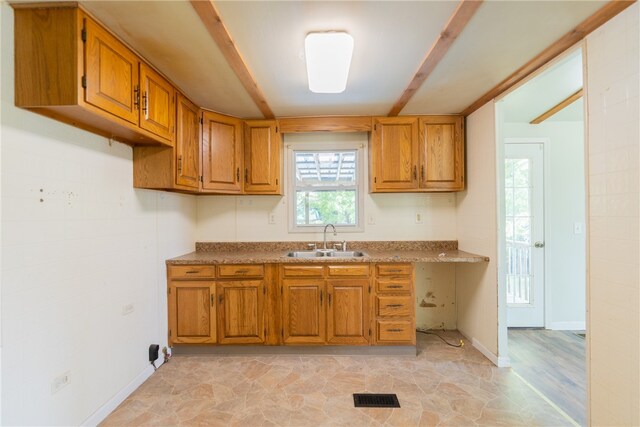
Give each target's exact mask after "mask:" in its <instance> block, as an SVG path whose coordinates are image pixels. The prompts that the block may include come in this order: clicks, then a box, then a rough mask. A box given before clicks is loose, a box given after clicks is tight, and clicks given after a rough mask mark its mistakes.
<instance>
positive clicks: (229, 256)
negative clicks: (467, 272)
mask: <svg viewBox="0 0 640 427" xmlns="http://www.w3.org/2000/svg"><path fill="white" fill-rule="evenodd" d="M318 247H322V245H321V244H318ZM306 249H307V248H306V242H234V243H226V242H198V243H196V251H195V252H191V253H188V254H185V255H181V256H179V257H175V258H171V259H168V260H167V261H166V262H167V264H175V265H179V264H275V263H286V264H310V263H313V264H315V263H332V264H334V263H336V264H337V263H368V262H468V263H473V262H486V261H489V258H488V257H486V256H482V255H476V254H472V253H469V252H464V251H461V250H459V249H458V242H457V241H450V240H447V241H398V242H390V241H384V242H349V248H348V250H354V251H362V252H364V253H365V256H363V257H358V258H332V257H318V258H293V257H288V256H287V252H290V251H294V250H306Z"/></svg>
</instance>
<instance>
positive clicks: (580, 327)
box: [546, 321, 587, 331]
mask: <svg viewBox="0 0 640 427" xmlns="http://www.w3.org/2000/svg"><path fill="white" fill-rule="evenodd" d="M546 329H551V330H554V331H584V330H586V329H587V322H585V321H583V322H579V321H578V322H550V323H549V324H547V327H546Z"/></svg>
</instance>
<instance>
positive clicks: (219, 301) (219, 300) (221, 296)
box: [218, 294, 224, 304]
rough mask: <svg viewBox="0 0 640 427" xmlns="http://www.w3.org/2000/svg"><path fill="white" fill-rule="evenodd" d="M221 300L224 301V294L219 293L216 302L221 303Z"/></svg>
mask: <svg viewBox="0 0 640 427" xmlns="http://www.w3.org/2000/svg"><path fill="white" fill-rule="evenodd" d="M223 301H224V296H223V295H222V294H220V296H219V297H218V304H222V302H223Z"/></svg>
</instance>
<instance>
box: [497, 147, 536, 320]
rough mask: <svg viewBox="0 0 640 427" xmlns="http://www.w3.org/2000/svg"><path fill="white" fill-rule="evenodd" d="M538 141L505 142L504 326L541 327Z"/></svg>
mask: <svg viewBox="0 0 640 427" xmlns="http://www.w3.org/2000/svg"><path fill="white" fill-rule="evenodd" d="M543 158H544V155H543V145H542V144H535V143H526V144H524V143H517V144H514V143H507V144H505V195H504V200H505V213H506V217H505V219H506V223H505V235H506V248H507V278H506V283H507V325H508V326H510V327H543V326H544V196H543V194H544V193H543V186H544V180H543V175H544V174H543V170H544V169H543V167H544V165H543Z"/></svg>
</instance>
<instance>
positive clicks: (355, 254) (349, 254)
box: [327, 251, 364, 258]
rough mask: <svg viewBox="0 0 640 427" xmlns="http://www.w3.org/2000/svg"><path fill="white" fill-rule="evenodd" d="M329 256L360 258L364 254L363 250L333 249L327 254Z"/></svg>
mask: <svg viewBox="0 0 640 427" xmlns="http://www.w3.org/2000/svg"><path fill="white" fill-rule="evenodd" d="M327 256H328V257H331V258H360V257H363V256H364V253H363V252H359V251H335V252H329V253H328V254H327Z"/></svg>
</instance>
